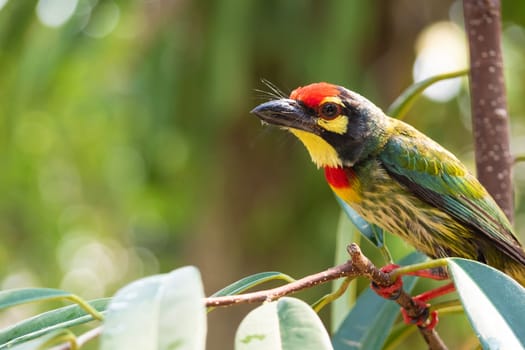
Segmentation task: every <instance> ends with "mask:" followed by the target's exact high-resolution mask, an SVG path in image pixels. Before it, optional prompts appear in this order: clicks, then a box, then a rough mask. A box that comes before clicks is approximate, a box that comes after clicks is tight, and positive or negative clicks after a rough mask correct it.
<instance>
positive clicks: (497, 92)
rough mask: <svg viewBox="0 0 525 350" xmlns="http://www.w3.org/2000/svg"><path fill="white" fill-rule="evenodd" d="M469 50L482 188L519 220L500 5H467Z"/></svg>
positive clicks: (467, 1)
mask: <svg viewBox="0 0 525 350" xmlns="http://www.w3.org/2000/svg"><path fill="white" fill-rule="evenodd" d="M463 11H464V17H465V30H466V32H467V37H468V42H469V49H470V99H471V105H472V127H473V130H474V142H475V153H476V169H477V176H478V178H479V180H480V182H481V183H482V184H483V185H484V186H485V187H486V188H487V190H488V191H489V193H490V194H492V196H493V197H494V199H495V200H496V202H497V203H498V204H499V206H500V207H501V208H502V209H503V211H504V212H505V214H506V215H507V217H508V218H509V220H510V221H511V222H512V221H513V218H514V202H513V190H512V188H513V187H512V178H511V170H512V163H513V158H512V155H511V153H510V145H509V116H508V111H507V98H506V92H505V81H504V77H503V58H502V53H501V9H500V1H499V0H464V1H463Z"/></svg>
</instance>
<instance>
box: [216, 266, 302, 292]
mask: <svg viewBox="0 0 525 350" xmlns="http://www.w3.org/2000/svg"><path fill="white" fill-rule="evenodd" d="M274 280H283V281H286V282H293V281H294V279H293V278H292V277H290V276H288V275H285V274H284V273H281V272H274V271H270V272H261V273H257V274H255V275H251V276H248V277H244V278H243V279H241V280H239V281H237V282H234V283H232V284H230V285H229V286H227V287H224V288H223V289H221V290H219V291H218V292H216V293H214V294H213V295H212V297H219V296H226V295H236V294H239V293H242V292H244V291H246V290H248V289H250V288H253V287H255V286H258V285H260V284H262V283H265V282H268V281H274Z"/></svg>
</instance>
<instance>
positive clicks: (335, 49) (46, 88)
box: [0, 0, 525, 348]
mask: <svg viewBox="0 0 525 350" xmlns="http://www.w3.org/2000/svg"><path fill="white" fill-rule="evenodd" d="M39 2H44V1H37V0H26V1H20V0H16V1H15V0H10V1H7V3H5V1H0V3H1V4H4V3H5V5H4V7H3V8H1V9H0V52H1V55H0V73H1V76H2V79H0V100H1V101H2V103H0V135H1V136H0V164H1V165H2V171H1V172H0V193H2V196H0V231H1V232H2V244H1V245H0V264H1V266H3V267H4V268H3V269H2V270H1V271H0V282H1V285H2V290H4V291H5V292H7V293H10V294H11V295H12V296H15V300H18V301H20V302H25V301H29V299H28V298H26V297H27V295H28V294H27V293H28V292H30V293H35V292H36V294H33V296H34V297H35V298H36V299H42V300H43V299H45V298H47V297H49V296H50V295H49V294H46V293H48V292H49V290H48V291H47V292H46V291H45V290H43V289H31V290H29V289H26V288H25V287H27V286H52V287H54V288H57V289H54V291H56V292H57V293H58V294H57V296H58V295H60V296H72V295H76V294H78V295H81V296H82V297H83V298H87V299H93V300H92V301H89V302H87V303H88V304H89V305H91V306H92V307H93V308H94V309H95V310H97V311H98V312H101V313H102V314H103V315H105V316H106V317H108V314H107V312H108V311H107V306H108V303H109V302H110V299H109V298H107V299H106V298H104V299H100V297H101V296H103V295H116V294H115V291H116V290H117V289H120V288H121V286H122V285H125V284H127V283H129V282H130V281H133V280H138V281H141V280H139V279H140V278H142V277H143V276H148V275H151V276H152V280H150V281H153V282H154V281H157V282H155V283H153V284H155V286H149V287H148V288H152V289H154V288H157V287H159V286H160V285H162V284H163V283H164V282H162V281H164V278H165V277H166V276H167V274H160V272H162V271H164V272H166V271H169V270H171V269H172V267H173V266H177V265H182V264H188V263H189V264H193V265H196V266H199V268H200V270H201V273H202V278H203V280H204V283H203V284H204V285H206V286H207V288H209V289H210V290H217V289H219V288H220V287H222V286H223V285H224V281H225V280H233V279H236V277H237V276H243V275H249V274H251V273H253V271H261V270H265V269H267V268H268V264H269V262H271V263H274V264H275V266H278V268H279V269H282V270H283V271H295V273H297V274H306V273H310V272H311V271H312V270H313V269H318V268H319V266H326V265H327V264H329V263H330V259H331V258H332V253H333V241H334V239H333V235H332V233H333V231H335V222H336V221H337V217H338V210H336V209H337V205H336V204H335V203H334V201H333V197H332V196H331V194H330V193H329V191H327V190H326V189H325V188H324V187H323V185H322V184H321V183H320V181H319V179H318V175H319V174H316V173H315V172H314V171H312V169H311V165H310V164H309V162H308V160H307V159H306V157H305V156H304V152H303V150H302V149H301V148H299V147H294V146H292V145H291V144H290V143H288V142H287V141H283V140H282V138H281V139H280V141H278V142H275V137H278V138H279V137H281V136H277V135H272V136H271V137H266V136H267V135H265V134H262V136H261V131H260V128H259V125H258V123H256V122H254V121H253V119H250V117H248V115H247V111H249V110H250V109H251V108H252V107H253V105H255V104H256V103H258V102H259V100H256V99H255V98H254V96H255V95H256V93H255V92H254V91H253V89H254V88H255V87H260V83H259V81H260V79H261V77H262V78H267V79H269V80H270V81H273V82H275V83H276V84H277V85H281V86H282V85H285V86H284V87H285V88H286V89H287V90H289V89H290V88H293V87H295V86H298V85H303V84H306V83H308V82H313V81H320V80H327V81H331V82H334V83H339V84H342V85H346V86H348V87H351V88H352V89H354V90H356V91H360V92H361V93H363V95H366V96H368V97H370V99H372V100H374V101H376V102H377V103H378V104H379V105H383V106H386V105H387V104H386V102H385V101H389V100H391V98H392V96H396V95H398V93H399V91H400V90H401V89H402V87H403V86H406V85H407V84H408V83H409V82H408V78H407V77H408V76H409V75H410V72H409V70H410V69H411V67H410V64H409V63H410V62H411V61H412V60H414V57H413V52H412V51H413V50H412V48H411V47H407V46H406V43H407V42H412V41H413V39H414V38H415V37H416V35H418V33H420V32H421V31H422V30H423V29H424V28H423V27H422V23H423V22H424V23H429V22H431V21H435V20H442V19H443V18H446V16H447V13H448V11H449V4H443V3H439V2H437V3H436V4H433V5H430V6H431V8H430V10H429V8H426V7H425V6H429V5H428V3H427V4H424V2H422V3H421V4H419V3H412V4H409V5H407V4H398V3H390V2H388V3H379V2H376V1H343V2H336V1H326V2H323V5H322V11H321V5H320V4H319V3H318V2H314V1H310V2H309V1H302V0H292V1H284V2H276V1H255V2H252V1H235V0H226V1H221V2H217V1H207V0H196V1H162V0H159V1H135V0H119V1H111V0H109V1H88V0H79V1H78V5H77V8H76V11H75V14H74V15H73V16H72V17H71V18H70V19H69V20H68V21H67V22H65V23H64V24H63V25H62V26H57V27H51V26H47V25H44V24H43V23H42V22H41V21H40V20H39V19H38V18H37V12H36V11H35V8H36V6H37V3H39ZM49 3H52V1H49ZM1 6H2V5H0V7H1ZM503 6H504V7H505V10H504V16H507V17H506V18H508V19H511V20H512V22H513V23H516V25H508V26H507V30H506V32H505V37H504V39H505V42H504V44H505V46H506V49H507V50H506V55H507V56H506V64H507V67H509V68H510V72H511V73H510V74H508V77H509V101H510V105H511V113H512V114H513V118H512V121H513V131H514V133H515V138H514V142H515V144H514V149H516V150H517V151H520V150H522V149H523V145H524V143H523V139H522V137H521V136H520V135H521V134H523V130H525V127H524V125H525V124H524V120H525V119H524V118H523V116H524V115H525V108H524V107H525V105H524V104H523V101H522V96H523V93H524V91H525V83H524V82H525V79H524V77H525V70H524V66H523V64H522V62H523V59H524V57H525V51H524V50H523V47H525V45H524V40H523V38H524V35H523V28H522V27H519V26H518V25H523V23H525V17H524V16H523V15H522V14H523V13H525V12H523V11H521V10H522V9H523V6H524V5H523V4H521V3H520V2H504V4H503ZM450 10H451V13H453V8H451V9H450ZM407 13H410V14H412V15H413V18H414V19H417V20H414V21H406V14H407ZM115 16H117V17H115ZM115 18H117V20H116V23H115V25H114V26H113V27H111V20H112V19H113V20H114V19H115ZM504 19H505V18H504ZM312 24H315V25H312ZM276 38H278V39H279V40H276ZM385 38H386V39H387V40H385ZM284 82H286V83H284ZM466 97H467V95H466V93H465V90H462V91H461V92H460V93H459V95H458V96H457V98H455V99H453V100H451V101H449V102H448V103H439V104H436V103H434V102H432V101H429V100H426V99H421V100H418V103H416V104H415V105H414V109H413V110H412V112H411V113H410V114H407V115H406V119H408V121H409V122H410V123H411V124H413V125H415V126H416V127H418V128H419V129H421V130H424V131H425V132H427V133H429V134H430V135H431V136H432V137H433V138H434V139H437V140H438V141H440V142H441V143H443V144H444V145H445V146H446V147H447V148H449V149H451V150H452V151H454V153H456V154H458V155H459V156H460V157H461V158H462V159H465V160H466V161H467V162H469V160H470V161H471V159H472V155H471V146H470V140H469V137H470V136H469V135H470V131H469V126H468V115H469V112H468V107H467V103H466ZM458 115H459V116H461V117H462V121H463V123H459V122H458V120H457V116H458ZM452 124H453V125H456V126H457V127H454V128H446V127H443V125H452ZM466 136H467V137H466ZM523 166H524V163H521V164H518V165H517V166H516V169H517V170H516V182H517V204H518V206H517V210H518V211H517V223H518V227H523V223H525V221H524V217H525V216H524V215H523V213H524V210H525V206H523V203H525V201H524V200H523V195H522V193H521V192H520V188H522V187H523V185H524V184H525V177H523V176H522V174H525V172H524V171H521V169H523V168H522V167H523ZM518 170H519V171H518ZM298 174H299V175H298ZM352 230H353V231H354V232H355V231H356V229H355V228H352ZM354 237H355V236H354ZM369 237H373V238H372V242H373V244H376V243H378V242H382V243H383V240H381V241H379V240H378V239H377V237H379V236H377V235H376V233H374V235H370V236H369ZM384 238H385V240H386V242H387V243H388V247H389V249H390V250H391V251H392V255H393V256H394V258H395V260H396V261H398V260H400V258H401V257H403V256H404V255H405V253H406V251H407V249H408V248H407V247H406V246H405V245H404V244H403V243H400V242H399V241H398V240H397V239H396V238H394V237H390V236H389V235H388V234H385V236H384ZM374 239H375V241H374ZM354 241H355V240H354ZM342 242H345V241H344V240H342ZM346 242H348V241H346ZM342 245H344V243H342ZM362 245H363V246H366V247H369V243H368V241H365V240H363V242H362ZM290 247H294V248H295V249H290ZM341 251H342V252H344V249H343V250H341V249H338V252H339V254H341ZM369 252H370V256H371V257H372V258H373V259H376V260H378V261H380V259H381V257H382V254H381V253H379V252H378V251H376V250H374V249H369ZM342 255H344V254H342ZM270 268H273V269H275V268H276V267H274V266H272V267H270ZM462 269H463V267H460V270H462ZM481 270H482V272H481V275H482V276H485V278H487V275H485V274H487V273H489V274H490V273H491V272H487V271H485V270H484V269H483V268H481ZM191 274H195V275H194V277H195V278H194V279H193V282H191V283H194V285H193V287H194V288H195V289H194V291H195V290H197V289H198V288H197V286H198V285H200V283H201V282H200V277H198V278H197V277H196V274H197V272H196V271H195V270H193V272H191ZM469 274H474V275H475V272H472V271H470V270H468V272H467V276H470V275H469ZM275 275H280V273H274V272H269V273H262V274H255V275H252V276H251V277H248V278H247V279H246V280H240V281H239V283H237V284H235V285H232V287H231V288H229V289H226V291H223V293H224V292H226V293H227V294H230V293H237V292H240V291H244V290H245V288H251V287H252V286H254V285H256V284H258V283H259V282H261V283H262V282H266V281H267V279H272V278H273V277H274V276H275ZM282 276H284V275H282ZM488 276H490V278H492V277H494V275H488ZM263 277H264V278H263ZM286 278H287V277H283V279H286ZM476 278H477V277H472V278H471V277H469V278H468V280H466V281H464V282H465V283H470V284H472V283H473V282H471V280H475V281H476V280H477V279H476ZM498 278H499V277H498ZM197 281H198V282H197ZM462 281H463V280H462ZM478 281H479V280H478ZM179 283H182V284H186V282H179ZM187 283H190V282H187ZM476 283H478V282H474V285H476ZM141 285H142V286H146V285H148V284H147V283H145V284H141V283H139V284H137V285H135V287H137V286H138V287H140V286H141ZM478 286H480V284H479V283H478ZM188 287H191V286H190V285H188ZM362 287H363V286H362V285H358V283H357V281H354V282H352V288H353V289H354V291H358V290H361V289H362ZM22 288H23V289H22ZM125 288H126V287H125ZM319 289H321V290H323V287H320V288H319ZM327 290H328V288H324V291H325V292H326V291H327ZM71 292H72V293H75V294H72V293H71ZM150 292H151V294H149V293H150ZM317 292H318V291H317V290H316V291H315V293H317ZM485 292H486V291H485V290H483V293H485ZM195 293H197V292H195ZM117 294H118V293H117ZM153 294H154V293H152V290H149V292H148V293H146V294H144V295H143V296H142V297H143V299H142V300H143V301H144V303H150V304H149V305H155V306H151V308H152V309H151V310H148V311H151V313H149V314H148V317H150V318H151V319H155V318H156V317H157V318H159V317H161V316H160V313H156V312H157V311H159V310H158V309H156V310H153V308H154V307H157V306H158V305H159V304H158V303H162V302H163V301H164V298H162V297H161V298H158V295H156V297H157V299H155V298H154V299H153V300H150V299H148V298H149V297H153ZM305 294H306V295H305V297H304V299H305V300H307V299H309V297H310V296H311V294H308V293H305ZM356 294H357V292H353V293H347V294H346V295H345V299H344V300H343V299H342V298H340V299H338V300H336V301H335V302H334V303H338V305H345V306H342V307H338V308H337V310H339V311H338V312H339V315H337V317H336V321H335V322H344V319H345V317H346V316H347V314H348V312H349V311H350V308H351V307H352V305H353V303H354V302H356V297H355V295H356ZM460 297H461V295H460ZM74 299H75V300H77V301H78V300H82V299H80V298H78V299H77V297H75V298H74ZM466 299H467V300H468V299H469V297H468V296H467V297H466ZM342 300H343V301H344V302H342ZM491 300H493V299H492V297H491ZM69 301H71V300H69ZM289 302H290V301H289V300H285V301H282V304H288V303H289ZM361 302H362V301H361ZM277 303H279V302H277ZM277 303H276V304H277ZM290 303H294V304H293V307H297V308H298V309H300V310H301V311H300V312H304V313H307V314H308V315H310V316H312V314H311V312H310V311H311V310H309V309H308V311H306V310H305V306H304V305H303V304H300V306H299V305H296V304H299V303H296V301H291V302H290ZM358 303H359V302H358ZM83 304H84V305H87V304H86V302H84V303H83ZM45 305H47V304H45ZM4 306H7V304H5V305H4ZM163 306H164V305H163ZM365 306H369V307H371V306H370V305H365ZM465 307H466V306H465ZM502 307H503V306H501V305H496V306H494V307H491V310H494V309H495V310H496V311H495V313H496V314H497V313H498V312H499V311H498V310H501V309H500V308H502ZM19 309H21V310H22V311H20V312H21V314H17V312H18V310H19ZM270 309H271V312H274V313H277V315H276V317H275V318H276V319H279V314H278V311H279V308H278V307H277V306H276V305H272V306H271V307H270ZM392 309H393V308H392ZM13 310H15V311H13ZM168 310H169V308H166V311H168ZM41 311H42V303H34V302H32V303H30V304H29V305H27V308H26V309H24V308H19V307H16V308H10V309H9V312H5V313H3V314H2V315H1V321H2V323H3V324H4V325H8V327H7V328H4V329H3V330H2V332H1V333H0V343H1V344H3V346H7V345H8V344H9V346H11V345H14V344H15V343H16V344H18V346H22V347H26V348H34V347H35V346H37V345H39V344H52V343H53V342H54V341H55V340H64V339H68V341H70V340H71V339H73V341H72V342H71V344H74V339H75V337H74V334H77V335H78V334H80V333H82V332H83V331H85V329H86V328H83V327H88V328H91V327H98V325H99V323H98V321H93V318H92V316H89V315H88V314H87V313H86V312H85V311H84V309H83V308H81V307H80V306H77V305H69V306H65V307H58V308H55V309H52V310H51V311H47V312H44V313H40V312H41ZM135 311H137V310H135ZM130 312H133V310H131V311H130ZM215 312H216V313H220V312H217V311H215ZM239 312H241V311H239ZM268 312H270V311H268ZM467 312H471V311H467ZM35 314H37V316H33V317H30V316H31V315H35ZM469 315H470V314H469ZM494 315H495V314H492V313H491V314H490V315H489V316H488V319H491V317H492V316H494ZM506 315H508V314H505V316H506ZM214 316H215V315H214ZM320 316H321V318H322V319H326V315H324V314H323V313H321V314H320ZM391 316H392V314H391ZM473 319H474V318H473ZM20 320H22V321H20ZM446 320H447V321H448V318H447V319H446ZM130 321H137V319H134V320H130ZM138 321H140V317H139V319H138ZM503 321H508V322H509V326H508V327H509V328H510V329H512V325H511V323H512V322H511V321H512V320H508V319H507V318H505V317H503ZM217 324H224V325H226V326H225V328H232V329H234V328H235V326H236V325H232V324H228V323H227V322H226V321H223V320H221V321H220V322H217ZM79 325H80V326H79ZM312 325H319V323H318V322H317V323H316V321H312V322H311V325H309V327H310V326H312ZM462 325H465V322H463V323H461V321H457V320H451V322H450V323H449V324H448V325H447V324H446V323H445V322H442V324H441V325H440V327H441V328H440V332H441V330H444V332H445V334H447V335H448V336H450V339H451V344H452V345H453V346H454V347H459V346H460V344H461V345H463V344H464V343H465V338H467V336H466V335H465V331H462V329H464V328H465V327H463V326H462ZM134 326H136V324H135V325H134ZM274 326H275V324H274ZM447 326H448V327H449V328H447ZM130 327H131V325H130ZM412 328H413V327H412ZM65 329H66V331H64V330H65ZM95 329H96V328H95ZM335 329H337V327H333V330H334V331H335ZM70 330H71V331H70ZM153 330H158V331H159V332H160V331H161V330H160V329H154V327H153V326H152V328H151V329H149V331H150V332H149V333H148V334H149V335H151V336H152V337H155V334H156V333H154V332H153ZM273 330H275V329H273ZM163 331H165V330H163ZM73 332H74V334H73ZM210 333H213V330H211V331H210ZM216 333H217V332H216ZM394 333H395V332H393V333H392V334H394ZM319 334H320V333H319ZM399 334H402V332H401V333H399ZM467 334H468V333H467ZM136 335H137V334H132V335H130V337H133V336H136ZM199 336H200V337H201V338H199V339H196V341H198V342H202V341H203V339H204V338H203V337H204V336H203V335H202V333H201V334H200V335H199ZM324 336H325V335H320V337H324ZM158 337H159V338H158V339H160V333H159V334H158ZM232 337H233V335H232ZM445 338H447V337H445ZM522 339H523V338H522ZM80 340H81V341H82V339H80ZM29 341H32V343H30V342H29ZM209 341H210V342H211V344H212V345H216V344H219V345H217V347H219V348H228V347H230V346H229V344H230V343H231V339H228V338H227V337H226V340H224V337H223V338H221V337H217V335H216V334H210V335H209ZM356 341H360V340H356ZM417 341H418V340H417V339H409V340H406V339H405V340H404V343H403V344H404V347H403V348H406V347H407V345H406V344H410V345H408V346H411V345H412V344H418V343H417ZM387 342H390V343H394V341H392V339H388V340H387ZM53 344H54V343H53ZM225 344H228V345H225Z"/></svg>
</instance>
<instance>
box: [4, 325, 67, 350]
mask: <svg viewBox="0 0 525 350" xmlns="http://www.w3.org/2000/svg"><path fill="white" fill-rule="evenodd" d="M66 342H69V343H70V344H71V343H73V344H76V337H75V335H74V334H73V333H72V332H71V331H69V330H67V329H59V330H56V331H53V332H51V333H48V334H46V335H44V336H42V337H40V338H37V339H33V340H31V341H28V342H25V343H23V344H19V345H16V346H14V347H12V348H11V347H10V348H9V349H10V350H35V349H49V348H50V347H51V346H54V345H57V344H60V343H66ZM75 349H76V348H75Z"/></svg>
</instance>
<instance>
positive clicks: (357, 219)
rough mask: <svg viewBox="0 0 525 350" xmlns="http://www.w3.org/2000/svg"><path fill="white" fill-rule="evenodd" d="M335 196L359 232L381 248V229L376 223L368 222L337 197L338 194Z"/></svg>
mask: <svg viewBox="0 0 525 350" xmlns="http://www.w3.org/2000/svg"><path fill="white" fill-rule="evenodd" d="M335 198H336V199H337V202H339V205H340V206H341V208H342V209H343V211H344V212H345V214H346V216H347V217H348V218H349V219H350V221H352V223H353V224H354V225H355V227H357V229H358V230H359V232H361V233H362V234H363V236H364V237H365V238H366V239H368V240H369V241H370V243H372V244H373V245H375V246H376V247H378V248H381V247H382V246H383V245H384V239H383V230H382V229H380V228H379V227H377V226H376V225H373V224H369V223H368V222H367V221H366V220H365V219H363V218H362V217H361V216H360V215H359V214H358V213H357V212H356V211H355V210H354V209H352V207H350V206H349V205H348V204H346V202H345V201H343V200H342V199H341V198H339V196H335Z"/></svg>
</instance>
